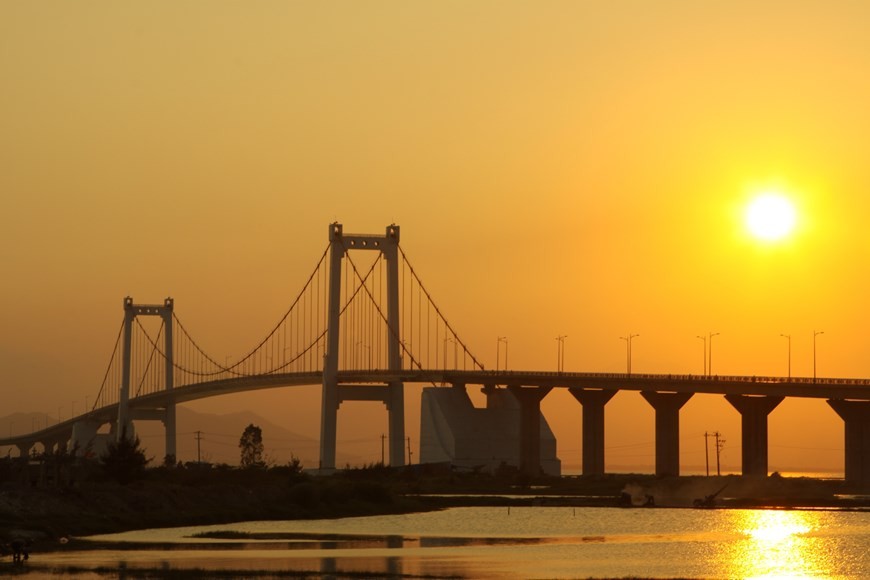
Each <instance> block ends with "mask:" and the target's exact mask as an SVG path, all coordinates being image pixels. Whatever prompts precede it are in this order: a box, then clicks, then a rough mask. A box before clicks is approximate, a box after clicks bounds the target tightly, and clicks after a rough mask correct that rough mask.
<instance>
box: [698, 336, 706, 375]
mask: <svg viewBox="0 0 870 580" xmlns="http://www.w3.org/2000/svg"><path fill="white" fill-rule="evenodd" d="M695 338H697V339H698V340H703V341H704V352H703V353H702V354H703V356H702V357H701V358H702V359H704V376H705V377H706V376H707V337H706V336H696V337H695Z"/></svg>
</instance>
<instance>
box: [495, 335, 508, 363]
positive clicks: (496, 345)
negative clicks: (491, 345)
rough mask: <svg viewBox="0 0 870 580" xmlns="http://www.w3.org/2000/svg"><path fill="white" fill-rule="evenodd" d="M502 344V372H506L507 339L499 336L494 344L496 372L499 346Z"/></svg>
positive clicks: (499, 352)
mask: <svg viewBox="0 0 870 580" xmlns="http://www.w3.org/2000/svg"><path fill="white" fill-rule="evenodd" d="M502 343H504V370H507V364H508V339H507V337H506V336H499V337H498V341H497V342H496V343H495V370H496V371H498V369H499V368H500V367H499V365H498V362H499V355H500V354H501V345H502Z"/></svg>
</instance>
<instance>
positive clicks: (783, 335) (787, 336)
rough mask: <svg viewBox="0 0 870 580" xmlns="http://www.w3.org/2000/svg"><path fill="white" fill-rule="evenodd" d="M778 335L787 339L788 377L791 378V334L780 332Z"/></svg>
mask: <svg viewBox="0 0 870 580" xmlns="http://www.w3.org/2000/svg"><path fill="white" fill-rule="evenodd" d="M780 336H781V337H783V338H787V339H788V378H789V380H791V335H790V334H780Z"/></svg>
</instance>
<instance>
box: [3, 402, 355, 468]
mask: <svg viewBox="0 0 870 580" xmlns="http://www.w3.org/2000/svg"><path fill="white" fill-rule="evenodd" d="M176 413H177V415H176V422H177V426H176V431H177V439H176V448H177V451H178V453H177V458H178V460H179V461H184V462H187V461H196V460H197V446H199V457H200V458H201V460H202V461H208V462H212V463H227V464H229V465H238V463H239V438H240V437H241V436H242V432H243V431H244V430H245V427H247V426H248V425H249V424H254V425H256V426H258V427H260V429H261V430H262V432H263V447H264V450H265V455H266V459H267V461H268V462H270V463H273V464H276V465H281V464H284V463H287V462H288V461H289V460H290V456H291V455H294V456H296V457H298V458H299V459H300V460H301V461H302V465H303V466H304V467H306V468H316V467H317V466H318V463H319V457H320V444H319V442H318V441H317V440H316V439H313V438H311V437H307V436H305V435H300V434H299V433H295V432H293V431H291V430H289V429H285V428H284V427H281V426H280V425H276V424H275V423H272V422H271V421H269V420H267V419H264V418H263V417H261V416H259V415H257V414H256V413H252V412H248V411H238V412H235V413H228V414H224V415H217V414H211V413H198V412H196V411H192V410H190V409H187V408H185V407H178V408H177V411H176ZM56 422H57V420H56V419H55V418H52V417H49V416H47V415H46V414H45V413H13V414H11V415H7V416H5V417H0V434H2V435H3V436H9V435H14V434H21V433H29V432H31V431H33V430H38V429H42V428H44V427H45V425H46V424H48V425H53V424H55V423H56ZM135 428H136V434H137V435H138V436H139V439H140V440H141V442H142V446H143V447H144V448H145V449H146V453H147V455H148V457H149V458H153V461H152V463H151V465H155V464H159V463H160V462H162V461H163V454H164V445H165V443H164V439H163V438H164V432H163V424H162V423H161V422H159V421H136V422H135ZM104 429H105V428H104ZM197 432H199V433H197ZM197 439H198V441H197ZM340 447H341V446H339V449H338V453H337V457H336V464H337V465H339V466H343V465H345V464H350V465H361V464H363V463H365V461H364V460H363V459H362V458H361V457H359V456H356V455H350V454H347V453H342V452H341V449H340ZM7 449H8V448H7ZM5 453H6V449H4V450H3V454H4V455H5ZM12 455H17V451H12Z"/></svg>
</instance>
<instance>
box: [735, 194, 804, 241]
mask: <svg viewBox="0 0 870 580" xmlns="http://www.w3.org/2000/svg"><path fill="white" fill-rule="evenodd" d="M796 220H797V213H796V212H795V208H794V205H792V203H791V202H790V201H789V200H788V199H787V198H785V197H784V196H782V195H779V194H774V193H766V194H763V195H760V196H758V197H756V198H755V199H753V200H752V202H751V203H750V204H749V206H748V207H747V209H746V227H747V228H749V231H750V232H751V233H752V235H753V236H755V237H756V238H759V239H762V240H769V241H775V240H779V239H782V238H783V237H785V236H787V235H788V234H789V233H791V231H792V230H793V229H794V226H795V221H796Z"/></svg>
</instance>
